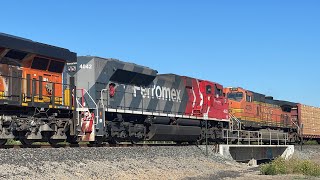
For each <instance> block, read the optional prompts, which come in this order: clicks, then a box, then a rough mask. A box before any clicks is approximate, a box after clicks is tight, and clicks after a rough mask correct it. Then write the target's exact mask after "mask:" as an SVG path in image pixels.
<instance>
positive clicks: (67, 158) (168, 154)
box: [0, 146, 320, 180]
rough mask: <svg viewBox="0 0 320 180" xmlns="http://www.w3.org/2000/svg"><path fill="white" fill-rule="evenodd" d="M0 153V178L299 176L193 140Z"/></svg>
mask: <svg viewBox="0 0 320 180" xmlns="http://www.w3.org/2000/svg"><path fill="white" fill-rule="evenodd" d="M318 149H320V148H319V147H318ZM210 150H211V148H210ZM210 152H211V151H210ZM308 152H309V151H308ZM298 153H299V152H298ZM311 153H313V149H310V157H313V155H311ZM300 154H303V155H306V154H308V153H300ZM0 156H1V158H0V179H186V180H189V179H245V180H249V179H254V180H257V179H272V180H274V179H281V180H285V179H293V178H296V177H298V178H299V176H289V177H288V176H285V177H284V176H275V177H267V176H260V175H259V171H258V169H257V168H250V167H248V166H247V165H245V164H239V163H236V162H234V161H232V160H230V159H225V158H223V157H221V156H220V155H217V154H214V153H212V152H211V153H210V156H209V157H206V156H205V155H204V148H203V147H201V148H198V147H195V146H188V147H128V148H59V149H1V150H0ZM306 156H307V155H306ZM319 158H320V156H319Z"/></svg>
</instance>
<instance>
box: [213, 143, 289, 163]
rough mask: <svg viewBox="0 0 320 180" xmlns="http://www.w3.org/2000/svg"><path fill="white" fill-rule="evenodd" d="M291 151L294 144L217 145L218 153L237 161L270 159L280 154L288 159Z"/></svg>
mask: <svg viewBox="0 0 320 180" xmlns="http://www.w3.org/2000/svg"><path fill="white" fill-rule="evenodd" d="M293 153H294V145H224V144H223V145H219V154H221V155H222V156H225V157H227V158H232V159H234V160H235V161H239V162H246V161H250V160H252V159H255V160H268V159H270V160H271V159H275V158H277V157H280V156H281V157H283V158H285V159H289V158H291V157H292V155H293Z"/></svg>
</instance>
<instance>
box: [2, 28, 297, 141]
mask: <svg viewBox="0 0 320 180" xmlns="http://www.w3.org/2000/svg"><path fill="white" fill-rule="evenodd" d="M0 74H1V76H0V115H1V116H0V144H5V143H6V142H7V140H8V139H16V140H20V141H21V142H22V143H23V144H31V143H33V142H43V141H45V142H49V143H51V144H56V143H59V142H64V141H68V142H70V143H77V142H79V141H86V142H90V143H97V144H100V143H102V142H104V141H108V142H109V143H119V142H122V141H130V142H132V143H136V142H138V141H142V140H150V141H175V142H177V143H180V142H192V143H193V142H201V141H203V140H204V139H205V137H207V138H208V140H209V141H211V142H217V141H219V142H221V141H225V136H226V134H225V130H228V129H229V130H230V129H231V127H230V126H232V127H233V126H234V124H232V123H231V120H230V119H232V118H236V119H237V120H238V121H240V122H241V123H242V124H241V126H240V127H238V129H239V130H241V131H240V132H241V134H240V135H241V137H247V136H250V137H249V138H251V136H253V137H252V138H254V136H260V135H261V133H258V134H247V133H245V131H244V130H250V131H257V132H262V131H268V132H270V131H274V132H284V133H287V134H288V135H289V138H288V141H289V142H295V141H296V140H297V139H298V133H299V116H298V107H299V105H298V104H296V103H290V102H286V101H278V100H273V99H272V98H270V97H265V96H264V95H262V94H258V93H254V92H251V91H247V90H244V89H242V88H223V86H222V85H220V84H218V83H215V82H212V81H207V80H200V79H196V78H191V77H186V76H180V75H176V74H158V72H157V71H156V70H153V69H150V68H148V67H144V66H140V65H137V64H133V63H127V62H122V61H119V60H116V59H105V58H100V57H95V56H80V57H77V56H76V54H75V53H73V52H70V51H69V50H67V49H63V48H58V47H54V46H50V45H46V44H42V43H37V42H34V41H31V40H27V39H23V38H18V37H14V36H10V35H7V34H0ZM230 116H231V117H230ZM205 134H206V135H207V136H206V135H205ZM227 136H231V137H232V136H236V134H235V133H233V132H231V131H227ZM238 136H239V131H238ZM244 139H245V138H244Z"/></svg>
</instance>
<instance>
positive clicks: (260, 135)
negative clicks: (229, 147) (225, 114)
mask: <svg viewBox="0 0 320 180" xmlns="http://www.w3.org/2000/svg"><path fill="white" fill-rule="evenodd" d="M229 132H230V131H229V130H228V129H223V133H222V138H224V139H227V144H229V140H230V139H236V140H237V143H238V145H240V140H248V143H249V145H251V143H252V142H255V141H257V142H258V145H263V140H268V141H269V143H270V145H271V144H272V142H273V141H277V144H278V145H280V142H282V141H284V144H285V145H287V142H288V141H289V138H288V133H284V132H283V133H281V132H272V131H269V132H268V133H267V132H261V131H247V130H234V131H231V132H236V133H237V136H231V137H230V136H229ZM240 132H246V133H249V135H248V137H240ZM253 133H257V134H258V137H254V138H252V137H251V134H253ZM263 133H267V134H265V135H267V136H268V135H269V138H265V137H263V136H262V135H263ZM225 135H226V136H225ZM272 135H276V136H277V138H276V139H274V138H272ZM281 135H282V136H283V138H280V136H281Z"/></svg>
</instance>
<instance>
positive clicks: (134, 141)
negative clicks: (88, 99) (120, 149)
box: [130, 138, 141, 144]
mask: <svg viewBox="0 0 320 180" xmlns="http://www.w3.org/2000/svg"><path fill="white" fill-rule="evenodd" d="M130 141H131V143H132V144H138V143H139V142H140V141H141V139H139V138H131V140H130Z"/></svg>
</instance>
